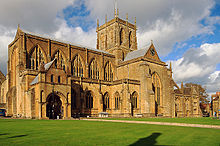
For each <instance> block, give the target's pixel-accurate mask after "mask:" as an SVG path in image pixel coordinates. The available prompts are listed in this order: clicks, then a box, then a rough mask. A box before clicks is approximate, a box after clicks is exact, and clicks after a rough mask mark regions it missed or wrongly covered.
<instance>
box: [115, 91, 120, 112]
mask: <svg viewBox="0 0 220 146" xmlns="http://www.w3.org/2000/svg"><path fill="white" fill-rule="evenodd" d="M119 102H120V96H119V93H118V92H116V93H115V109H119V108H120V103H119Z"/></svg>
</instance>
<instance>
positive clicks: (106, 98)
mask: <svg viewBox="0 0 220 146" xmlns="http://www.w3.org/2000/svg"><path fill="white" fill-rule="evenodd" d="M102 101H103V111H104V112H106V110H107V109H109V108H110V96H109V93H108V92H107V91H106V92H105V93H104V94H103V99H102Z"/></svg>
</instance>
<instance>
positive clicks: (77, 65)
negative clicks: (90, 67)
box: [71, 53, 85, 77]
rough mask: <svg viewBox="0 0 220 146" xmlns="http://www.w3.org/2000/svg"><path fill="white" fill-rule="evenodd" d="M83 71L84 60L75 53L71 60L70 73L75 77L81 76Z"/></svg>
mask: <svg viewBox="0 0 220 146" xmlns="http://www.w3.org/2000/svg"><path fill="white" fill-rule="evenodd" d="M84 72H85V62H84V60H83V58H82V57H81V55H80V54H79V53H77V54H75V55H74V57H73V59H72V60H71V74H72V75H73V76H77V77H83V76H84Z"/></svg>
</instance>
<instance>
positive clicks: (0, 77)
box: [0, 71, 6, 108]
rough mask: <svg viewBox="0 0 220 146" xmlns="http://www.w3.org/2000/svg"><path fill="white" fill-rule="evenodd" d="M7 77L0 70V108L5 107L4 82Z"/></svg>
mask: <svg viewBox="0 0 220 146" xmlns="http://www.w3.org/2000/svg"><path fill="white" fill-rule="evenodd" d="M5 80H6V78H5V75H4V74H3V73H2V72H1V71H0V108H5V100H4V96H3V95H4V82H5Z"/></svg>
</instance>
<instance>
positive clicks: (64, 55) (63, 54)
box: [51, 49, 67, 62]
mask: <svg viewBox="0 0 220 146" xmlns="http://www.w3.org/2000/svg"><path fill="white" fill-rule="evenodd" d="M58 51H59V52H60V53H61V54H62V56H63V57H64V61H65V62H67V57H66V54H65V53H64V52H63V51H62V50H61V49H57V50H56V51H54V53H53V55H52V56H51V58H52V59H53V58H54V57H55V55H56V53H57V52H58Z"/></svg>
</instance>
